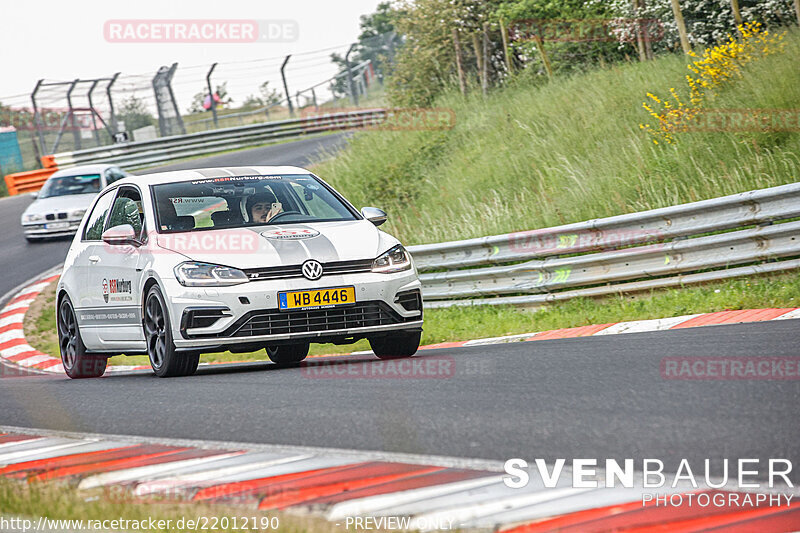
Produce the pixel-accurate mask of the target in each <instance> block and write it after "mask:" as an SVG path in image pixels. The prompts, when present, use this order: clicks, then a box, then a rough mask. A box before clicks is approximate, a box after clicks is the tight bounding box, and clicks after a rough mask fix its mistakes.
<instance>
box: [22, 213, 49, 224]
mask: <svg viewBox="0 0 800 533" xmlns="http://www.w3.org/2000/svg"><path fill="white" fill-rule="evenodd" d="M42 220H44V216H42V215H38V214H36V213H32V214H30V215H22V222H23V224H24V223H26V222H40V221H42Z"/></svg>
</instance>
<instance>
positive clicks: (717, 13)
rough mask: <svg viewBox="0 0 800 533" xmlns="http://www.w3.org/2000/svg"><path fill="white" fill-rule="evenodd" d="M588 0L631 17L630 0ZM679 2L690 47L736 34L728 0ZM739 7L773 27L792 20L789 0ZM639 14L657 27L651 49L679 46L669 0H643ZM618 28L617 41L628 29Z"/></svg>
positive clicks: (747, 0) (744, 2)
mask: <svg viewBox="0 0 800 533" xmlns="http://www.w3.org/2000/svg"><path fill="white" fill-rule="evenodd" d="M591 1H592V2H599V3H603V4H604V5H605V6H606V7H607V9H609V10H610V11H611V12H612V13H613V14H614V15H615V16H617V17H622V18H624V17H630V16H631V2H630V0H591ZM680 5H681V12H682V13H683V18H684V19H685V21H686V29H687V31H688V33H689V43H690V44H691V45H692V46H699V47H706V46H709V45H712V44H714V43H718V42H721V41H723V40H725V39H726V38H727V37H728V35H735V34H736V21H735V20H734V17H733V10H732V9H731V2H730V0H681V2H680ZM739 8H740V10H741V13H742V18H743V19H744V21H745V22H750V21H755V22H761V23H764V24H766V25H768V26H776V25H788V24H791V23H792V21H793V19H794V14H793V7H792V0H739ZM639 17H641V18H647V19H653V20H654V21H657V22H658V24H659V26H660V31H659V33H658V38H657V39H654V40H653V47H654V49H656V50H657V51H658V50H660V51H665V50H675V49H679V47H680V40H679V36H678V28H677V26H676V24H675V18H674V16H673V13H672V6H671V4H670V0H647V5H646V7H645V8H644V10H643V11H642V12H641V13H640V14H639ZM619 30H620V31H619V37H620V40H621V41H629V40H630V34H629V30H628V28H626V27H625V26H624V25H623V26H620V28H619Z"/></svg>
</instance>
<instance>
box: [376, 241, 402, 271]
mask: <svg viewBox="0 0 800 533" xmlns="http://www.w3.org/2000/svg"><path fill="white" fill-rule="evenodd" d="M409 269H411V256H410V255H408V252H407V251H406V249H405V248H403V246H402V245H400V244H398V245H397V246H395V247H394V248H392V249H391V250H389V251H388V252H386V253H384V254H383V255H381V256H380V257H378V258H377V259H376V260H375V261H373V262H372V271H373V272H381V273H383V274H390V273H392V272H402V271H403V270H409Z"/></svg>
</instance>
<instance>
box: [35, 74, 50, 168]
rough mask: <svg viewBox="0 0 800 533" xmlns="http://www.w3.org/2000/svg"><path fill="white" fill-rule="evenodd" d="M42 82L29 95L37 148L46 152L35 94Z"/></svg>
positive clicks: (37, 83)
mask: <svg viewBox="0 0 800 533" xmlns="http://www.w3.org/2000/svg"><path fill="white" fill-rule="evenodd" d="M42 83H44V80H39V81H37V82H36V87H34V88H33V92H32V93H31V102H32V103H33V123H34V124H36V133H38V134H39V147H40V148H41V150H42V152H45V151H47V147H46V146H45V144H44V132H43V131H42V116H41V114H39V107H38V106H37V105H36V93H38V92H39V87H41V86H42Z"/></svg>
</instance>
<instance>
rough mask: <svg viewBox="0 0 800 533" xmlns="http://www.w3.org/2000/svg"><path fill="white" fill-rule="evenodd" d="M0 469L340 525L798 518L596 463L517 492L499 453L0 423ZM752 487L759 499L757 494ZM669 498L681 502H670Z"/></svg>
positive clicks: (784, 524)
mask: <svg viewBox="0 0 800 533" xmlns="http://www.w3.org/2000/svg"><path fill="white" fill-rule="evenodd" d="M549 468H552V465H549ZM0 476H4V477H6V478H11V479H16V480H19V482H25V481H28V482H36V481H61V482H67V483H68V484H69V486H71V487H75V488H77V490H90V489H94V490H98V489H99V490H102V491H103V492H104V493H105V495H107V496H109V497H127V498H134V499H137V500H139V501H143V502H148V498H152V500H151V501H152V502H156V501H158V502H174V501H180V502H204V503H214V504H227V505H233V506H245V507H247V508H248V509H258V510H261V511H269V510H281V511H285V512H288V513H292V514H314V515H317V516H320V517H323V518H325V519H327V520H329V521H331V522H333V523H334V524H336V525H339V526H341V527H343V529H345V530H349V529H350V527H347V526H346V524H348V523H349V524H350V525H351V526H352V524H353V521H352V518H353V517H370V520H371V523H372V524H373V527H372V528H373V529H374V528H375V527H380V526H379V524H380V523H381V522H380V520H381V518H385V519H386V520H385V521H384V522H383V523H384V524H385V525H384V526H383V528H385V529H392V530H393V529H411V530H422V531H435V530H452V529H457V528H461V529H479V530H498V529H502V530H505V531H513V532H515V533H523V532H545V531H548V532H549V531H559V532H567V531H575V532H584V531H619V530H623V529H624V530H626V531H634V530H635V531H645V530H648V531H649V530H650V529H649V528H652V527H654V526H658V527H659V528H660V529H659V531H661V530H663V531H706V530H716V529H718V528H725V530H726V531H761V532H782V531H790V530H793V529H796V527H797V525H798V524H800V505H797V504H796V501H795V500H797V499H798V496H797V494H798V491H797V490H796V489H793V490H790V491H789V492H787V491H785V490H780V489H777V488H776V489H775V492H774V493H771V494H769V495H766V494H767V493H764V492H760V493H755V492H751V493H743V492H740V491H736V490H735V489H731V490H727V488H723V489H718V490H702V489H701V490H698V489H695V488H692V487H691V485H689V484H688V482H687V483H686V485H685V486H678V487H677V488H671V487H670V488H664V489H649V488H648V489H645V488H643V487H641V486H638V485H637V486H634V487H633V488H605V487H603V486H602V485H603V481H602V480H603V479H604V474H603V473H600V472H599V471H598V475H597V476H596V478H595V479H597V480H598V481H599V486H600V487H601V488H574V487H573V486H572V472H571V471H568V470H567V469H565V470H564V471H562V474H561V477H560V478H559V480H558V482H557V483H556V485H555V487H551V488H546V487H545V486H544V484H543V483H542V480H541V478H538V477H536V476H535V474H534V473H533V472H532V473H531V481H530V483H528V485H526V486H525V487H524V488H510V487H508V486H506V484H505V483H504V482H503V477H504V473H503V467H502V464H501V463H500V462H499V461H483V460H477V459H476V460H472V459H458V458H448V457H436V456H420V455H411V454H389V453H382V452H368V451H364V452H361V451H351V450H337V449H324V448H310V447H292V446H273V445H254V444H242V443H224V442H206V441H188V440H163V439H150V438H143V437H130V436H119V435H114V436H110V435H109V436H104V435H87V434H77V433H64V432H57V431H44V430H31V429H23V428H16V427H6V426H0ZM701 493H705V494H708V496H709V498H713V496H714V495H715V494H721V495H722V496H723V497H724V498H725V501H730V500H729V495H731V494H733V493H736V494H738V496H737V498H738V501H737V504H736V505H731V504H726V505H722V506H700V505H697V504H696V503H695V504H694V505H688V504H687V503H685V502H688V501H692V500H689V495H690V494H691V495H693V497H694V498H697V497H698V496H699V494H701ZM644 494H651V495H652V494H659V495H661V496H662V497H666V498H670V501H671V502H672V504H671V505H670V506H666V505H656V504H655V503H654V502H650V501H648V502H647V503H644V504H643V502H642V499H643V498H642V496H643V495H644ZM746 494H749V500H748V498H746ZM757 494H761V495H764V496H762V498H761V499H760V500H759V499H758V498H756V495H757ZM769 496H772V498H773V500H772V502H771V504H770V500H769ZM790 496H791V498H790ZM679 497H680V498H681V499H680V501H681V502H684V503H681V504H676V501H677V500H676V498H679ZM778 498H780V501H781V502H783V503H782V504H781V505H778V504H777V503H776V502H777V501H778ZM698 501H699V500H698ZM739 501H741V502H744V501H750V503H749V504H744V503H742V504H739V503H738V502H739ZM787 501H788V502H789V503H787ZM348 518H350V521H349V522H348Z"/></svg>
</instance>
